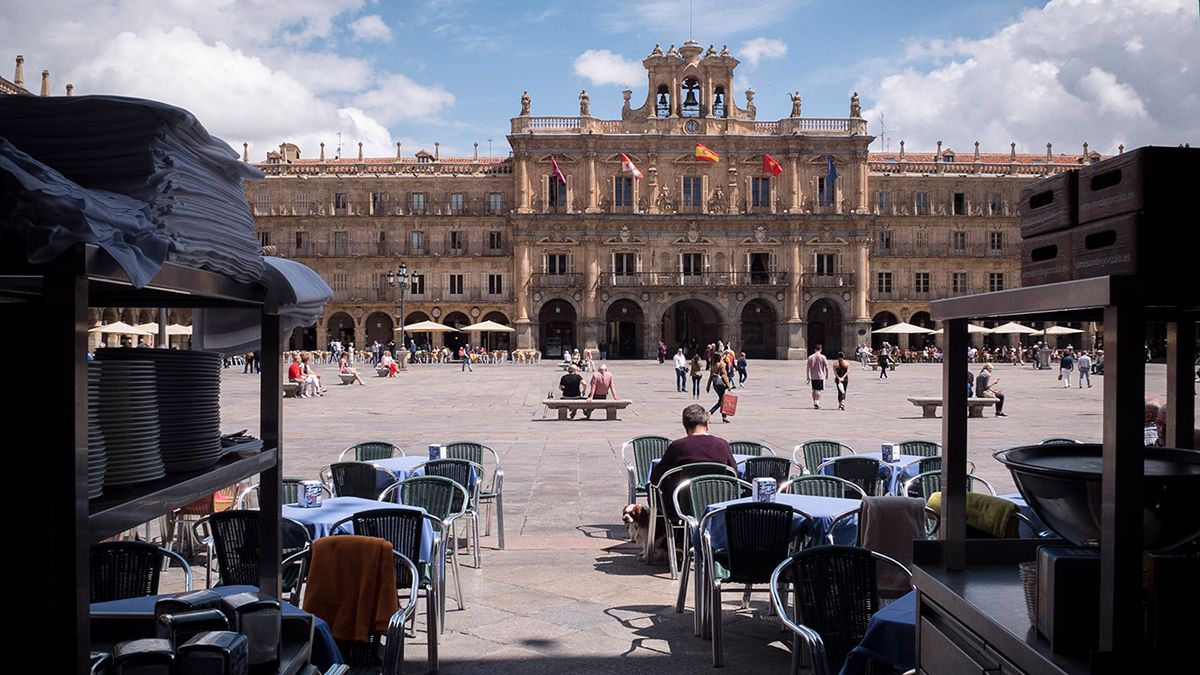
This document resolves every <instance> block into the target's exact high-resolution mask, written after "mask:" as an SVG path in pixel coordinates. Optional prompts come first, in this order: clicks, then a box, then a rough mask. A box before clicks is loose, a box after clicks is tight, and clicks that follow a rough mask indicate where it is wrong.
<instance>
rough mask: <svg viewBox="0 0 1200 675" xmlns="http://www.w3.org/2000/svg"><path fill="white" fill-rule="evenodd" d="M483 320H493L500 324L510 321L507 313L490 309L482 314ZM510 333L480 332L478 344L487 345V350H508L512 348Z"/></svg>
mask: <svg viewBox="0 0 1200 675" xmlns="http://www.w3.org/2000/svg"><path fill="white" fill-rule="evenodd" d="M483 320H484V321H494V322H496V323H498V324H500V325H502V326H507V325H509V324H510V323H511V321H509V319H508V315H507V314H505V313H504V312H500V311H491V312H488V313H487V314H484V315H483ZM512 336H513V334H512V333H480V334H479V344H480V345H482V346H484V347H487V348H488V351H495V350H499V351H505V352H506V351H509V350H510V349H512Z"/></svg>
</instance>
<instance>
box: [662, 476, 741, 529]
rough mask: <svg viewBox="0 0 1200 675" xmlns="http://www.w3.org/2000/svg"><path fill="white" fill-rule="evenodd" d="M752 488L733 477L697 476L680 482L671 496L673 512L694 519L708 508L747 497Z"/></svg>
mask: <svg viewBox="0 0 1200 675" xmlns="http://www.w3.org/2000/svg"><path fill="white" fill-rule="evenodd" d="M753 489H754V488H753V486H751V485H750V483H747V482H746V481H744V480H741V479H739V478H736V477H734V476H697V477H695V478H688V479H685V480H683V481H680V483H679V485H677V486H675V492H674V494H672V495H671V502H672V503H673V504H674V505H675V512H676V513H678V514H679V515H681V516H684V517H688V518H692V519H696V518H698V517H699V516H700V515H701V514H703V513H704V511H705V510H706V509H708V507H710V506H712V505H713V504H719V503H721V502H728V501H731V500H734V499H741V498H742V497H749V496H750V492H751V490H753Z"/></svg>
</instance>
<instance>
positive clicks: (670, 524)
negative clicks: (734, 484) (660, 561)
mask: <svg viewBox="0 0 1200 675" xmlns="http://www.w3.org/2000/svg"><path fill="white" fill-rule="evenodd" d="M700 476H728V477H729V478H737V471H736V470H735V469H734V468H733V467H731V466H729V465H728V464H720V463H718V462H694V463H692V464H684V465H683V466H677V467H675V468H674V469H671V470H670V471H667V472H665V473H663V475H662V476H661V477H659V479H658V483H656V484H654V485H651V486H650V531H649V532H648V533H647V534H646V546H645V548H644V549H643V550H642V553H643V554H644V556H645V559H646V564H652V563H653V562H654V560H653V557H654V541H655V539H657V538H658V537H657V536H656V533H657V532H658V527H659V526H660V525H662V526H663V527H664V528H665V530H664V531H665V532H666V533H667V558H669V560H670V566H671V579H675V578H676V577H678V576H679V566H678V565H679V563H678V561H677V560H676V558H675V546H674V545H673V544H672V543H671V542H673V541H674V540H675V533H676V531H677V530H685V529H686V528H687V523H685V522H684V521H683V519H682V518H681V517H680V515H679V514H678V512H676V511H675V505H674V503H673V502H671V499H672V497H673V495H674V492H675V486H676V485H678V484H679V482H680V481H682V480H685V479H688V478H699V477H700ZM664 488H665V490H664Z"/></svg>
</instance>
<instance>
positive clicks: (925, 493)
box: [903, 469, 996, 501]
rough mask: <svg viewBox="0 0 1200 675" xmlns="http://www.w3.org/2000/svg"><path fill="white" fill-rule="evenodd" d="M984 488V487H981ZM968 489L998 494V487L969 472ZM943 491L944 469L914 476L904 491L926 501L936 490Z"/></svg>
mask: <svg viewBox="0 0 1200 675" xmlns="http://www.w3.org/2000/svg"><path fill="white" fill-rule="evenodd" d="M979 488H982V489H979ZM967 490H968V491H969V492H983V493H987V494H989V495H992V496H993V497H994V496H996V488H994V487H992V484H991V483H989V482H987V481H986V480H984V479H982V478H980V477H979V476H973V475H971V474H967ZM941 491H942V471H941V469H938V470H937V471H926V472H924V473H919V474H917V475H916V476H913V477H912V478H911V479H909V480H908V481H906V482H905V483H904V490H903V493H904V494H906V495H908V496H909V497H920V498H921V499H924V500H926V501H928V500H929V496H930V495H932V494H933V493H935V492H941Z"/></svg>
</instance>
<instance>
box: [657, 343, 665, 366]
mask: <svg viewBox="0 0 1200 675" xmlns="http://www.w3.org/2000/svg"><path fill="white" fill-rule="evenodd" d="M666 360H667V343H665V342H663V341H662V340H659V341H658V362H659V363H662V362H663V361H666Z"/></svg>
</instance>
